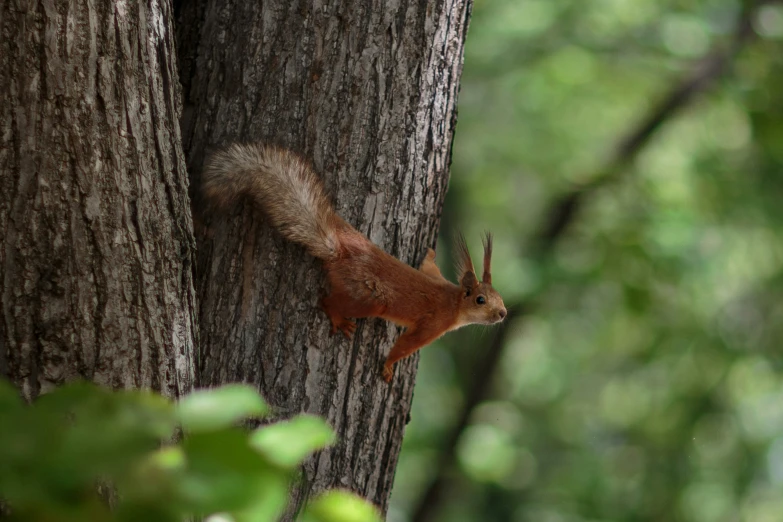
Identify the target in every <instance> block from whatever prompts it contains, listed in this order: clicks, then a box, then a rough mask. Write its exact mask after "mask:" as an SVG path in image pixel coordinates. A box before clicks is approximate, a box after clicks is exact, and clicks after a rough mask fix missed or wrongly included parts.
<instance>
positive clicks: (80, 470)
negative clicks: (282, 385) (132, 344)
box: [0, 381, 380, 522]
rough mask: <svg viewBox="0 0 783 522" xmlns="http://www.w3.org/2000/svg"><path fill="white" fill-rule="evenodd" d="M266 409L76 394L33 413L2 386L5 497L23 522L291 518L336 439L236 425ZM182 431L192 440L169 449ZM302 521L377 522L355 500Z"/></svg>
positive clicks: (308, 425) (296, 427)
mask: <svg viewBox="0 0 783 522" xmlns="http://www.w3.org/2000/svg"><path fill="white" fill-rule="evenodd" d="M267 410H268V408H267V406H266V404H265V403H264V401H263V400H262V399H261V397H260V396H259V395H258V393H257V392H256V390H255V389H253V388H250V387H247V386H243V385H229V386H224V387H222V388H216V389H212V390H204V391H198V392H194V393H192V394H191V395H189V396H187V397H186V398H184V399H183V400H181V401H180V402H179V403H178V404H177V405H174V404H172V403H171V402H169V401H168V400H166V399H164V398H162V397H160V396H158V395H155V394H152V393H149V392H130V391H126V392H110V391H107V390H103V389H101V388H98V387H95V386H93V385H89V384H71V385H68V386H65V387H63V388H59V389H57V390H55V391H54V392H52V393H49V394H47V395H44V396H43V397H41V398H40V399H38V400H37V401H36V402H35V404H33V405H32V406H27V405H24V404H23V403H22V401H21V400H20V399H19V397H18V394H17V392H16V390H14V388H13V387H12V386H11V385H10V384H8V383H7V382H5V381H0V426H2V428H1V429H0V498H2V499H3V500H4V501H6V502H7V503H8V506H9V507H10V511H11V518H10V519H11V520H19V521H28V520H46V521H48V522H68V521H73V522H83V521H85V520H89V521H140V520H143V521H149V522H155V521H166V522H168V521H183V520H190V519H192V517H204V516H206V520H207V522H243V521H246V522H251V521H253V522H270V521H273V520H276V519H277V518H278V517H279V516H280V514H281V513H282V512H283V510H285V508H286V504H287V500H288V489H289V487H290V485H291V482H292V480H295V479H296V473H297V469H298V467H299V465H300V464H301V462H302V460H303V459H304V458H305V457H307V456H309V455H310V454H311V453H312V452H313V451H317V450H319V449H321V448H323V447H325V446H327V445H329V444H331V443H333V442H334V438H335V436H334V433H333V432H332V430H331V428H329V426H328V425H327V424H326V423H325V422H324V421H323V420H321V419H319V418H317V417H312V416H308V415H300V416H298V417H294V418H293V419H290V420H288V421H282V422H277V423H274V424H269V425H266V426H262V427H260V428H258V429H255V430H252V431H249V430H246V429H243V428H241V427H239V426H238V425H237V423H238V422H240V421H242V420H243V419H246V418H248V417H259V416H263V415H264V414H266V413H267ZM180 427H181V428H182V429H183V430H184V431H185V433H186V436H185V437H184V438H182V437H177V438H178V439H180V442H177V443H174V442H171V441H172V440H174V439H175V435H176V433H181V431H179V428H180ZM164 441H167V442H164ZM109 505H111V506H112V507H113V509H110V508H109ZM300 520H302V521H304V522H354V521H356V522H365V521H370V522H371V521H379V520H380V517H379V515H378V513H377V511H376V509H375V507H374V506H372V505H370V504H369V503H367V502H365V501H364V500H362V499H360V498H358V497H356V496H354V495H353V494H350V493H347V492H341V491H331V492H327V493H326V494H324V495H321V496H320V497H319V498H317V499H315V500H313V501H311V502H310V503H309V504H308V506H307V508H306V509H305V510H304V512H303V513H302V514H301V515H300Z"/></svg>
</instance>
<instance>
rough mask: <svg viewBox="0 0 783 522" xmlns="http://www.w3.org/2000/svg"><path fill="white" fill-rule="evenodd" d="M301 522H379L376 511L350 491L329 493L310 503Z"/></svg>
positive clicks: (378, 514)
mask: <svg viewBox="0 0 783 522" xmlns="http://www.w3.org/2000/svg"><path fill="white" fill-rule="evenodd" d="M302 520H303V522H381V515H380V513H379V512H378V509H377V508H376V507H375V506H374V505H372V504H371V503H370V502H368V501H366V500H364V499H363V498H361V497H359V496H358V495H356V494H354V493H351V492H350V491H329V492H327V493H325V494H323V495H321V496H320V497H318V498H317V499H316V500H314V501H313V502H311V503H310V504H309V505H308V506H307V509H306V510H305V512H304V516H303V518H302Z"/></svg>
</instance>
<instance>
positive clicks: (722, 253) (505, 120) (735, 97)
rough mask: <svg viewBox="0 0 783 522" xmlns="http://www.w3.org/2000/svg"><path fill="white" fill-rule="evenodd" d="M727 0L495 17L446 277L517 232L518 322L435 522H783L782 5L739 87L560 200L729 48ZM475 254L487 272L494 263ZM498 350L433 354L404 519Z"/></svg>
mask: <svg viewBox="0 0 783 522" xmlns="http://www.w3.org/2000/svg"><path fill="white" fill-rule="evenodd" d="M740 9H741V5H740V4H739V3H738V2H734V1H728V0H676V1H675V0H634V1H625V0H600V1H595V2H578V1H575V0H557V1H555V0H476V3H475V7H474V11H473V18H472V21H471V27H470V32H469V35H468V39H467V44H466V57H465V68H464V73H463V80H462V89H461V92H460V100H459V120H458V125H457V133H456V141H455V145H454V161H453V164H452V179H451V187H450V191H449V196H448V199H447V204H446V209H445V212H444V221H443V232H445V234H441V237H442V238H443V240H444V241H443V244H442V245H441V247H440V249H439V260H440V262H441V264H443V262H444V260H446V261H447V260H448V256H447V252H448V249H449V243H450V242H449V235H450V232H451V231H453V230H454V229H455V228H459V229H462V230H464V231H465V233H466V236H467V237H468V238H469V241H470V240H471V239H475V240H476V241H475V242H474V244H475V243H477V242H478V241H477V238H478V237H479V234H480V233H481V231H482V230H483V229H485V228H488V229H491V230H492V231H493V232H494V233H495V236H496V247H495V255H494V260H493V283H494V285H495V287H496V288H497V289H498V290H499V291H500V292H501V294H502V295H503V296H504V298H505V299H506V303H507V304H511V305H512V306H513V305H514V304H518V303H522V302H530V301H531V300H532V301H533V302H534V303H535V305H536V306H535V308H534V310H533V311H532V312H531V313H530V315H527V316H525V317H523V318H522V319H519V320H518V321H516V322H515V323H513V325H512V328H513V330H512V331H511V332H510V335H509V336H508V338H507V343H506V346H505V347H504V352H503V360H502V363H501V365H500V370H499V372H497V373H496V374H495V375H494V376H493V380H492V386H491V400H488V401H486V402H484V403H483V404H481V405H480V406H479V407H478V408H477V409H476V410H474V411H473V414H472V417H471V422H470V424H469V426H468V427H467V429H466V430H465V431H464V432H463V433H462V434H461V436H460V439H459V444H458V447H457V463H456V466H455V468H453V469H449V470H447V471H446V474H447V477H448V478H449V480H448V482H447V484H448V487H447V489H446V490H445V491H444V492H443V494H444V500H443V502H442V504H441V505H440V506H439V508H438V509H437V514H436V516H435V517H434V518H433V519H432V521H433V522H438V521H449V522H474V521H482V522H488V521H512V522H578V521H579V522H581V521H585V522H587V521H591V522H596V521H666V522H669V521H682V522H724V521H725V522H729V521H732V522H733V521H738V522H779V521H781V520H783V350H782V349H781V348H783V234H781V232H783V96H781V93H782V92H783V5H781V4H779V3H769V4H767V5H765V6H764V7H762V8H760V9H759V10H758V12H756V14H755V15H754V16H753V20H752V22H753V29H754V31H755V33H756V38H755V39H753V40H752V41H750V42H749V44H748V45H747V46H746V47H745V48H744V49H743V50H742V52H741V53H740V55H739V56H737V58H736V59H735V60H734V63H733V65H732V67H731V68H730V70H729V71H728V72H727V74H726V75H725V76H724V77H722V78H721V79H719V80H718V81H717V82H716V83H715V85H713V86H712V88H711V89H709V90H708V91H707V93H706V94H704V95H702V96H700V97H699V98H698V99H697V100H695V101H694V103H692V104H690V105H689V106H688V107H687V109H686V110H685V111H682V112H679V113H677V114H675V115H673V116H672V117H670V118H669V119H668V120H667V121H666V122H665V124H664V125H663V126H662V127H661V129H660V130H659V132H657V133H656V135H655V136H654V139H653V140H652V142H651V143H649V144H648V145H647V146H646V147H645V148H644V149H643V150H642V151H641V154H640V155H639V156H638V157H637V159H636V161H635V162H634V163H633V164H632V165H629V166H626V167H624V168H623V170H622V172H619V173H618V175H617V177H616V178H614V180H613V182H611V183H609V184H606V185H603V186H601V187H600V188H599V189H597V190H595V191H593V192H591V193H590V194H588V195H587V196H586V198H585V201H584V203H585V204H584V205H583V207H582V208H581V209H580V212H579V214H578V215H577V216H576V221H575V223H574V226H572V227H570V228H569V229H568V230H567V232H566V234H565V236H564V237H563V238H561V240H560V241H559V242H558V243H557V245H556V248H555V251H554V252H553V253H552V254H551V255H549V256H545V257H540V256H537V255H536V254H535V252H534V250H535V249H534V246H535V243H534V241H533V240H534V238H535V237H536V236H537V234H538V233H539V231H540V229H541V227H542V226H543V223H544V221H545V218H546V212H547V208H548V207H549V205H550V204H551V203H552V202H553V201H555V200H556V199H557V198H558V197H560V196H561V195H562V194H564V193H566V192H567V191H569V190H571V189H572V187H574V186H575V185H576V184H581V183H585V182H589V181H591V180H593V179H595V177H597V176H601V175H603V173H604V171H605V169H606V168H607V165H609V163H610V162H611V157H612V154H613V152H614V150H615V147H617V146H618V144H619V143H622V141H623V139H624V138H625V137H626V136H627V135H628V134H629V132H631V130H632V129H634V128H635V126H636V125H637V124H638V122H639V121H640V120H641V119H642V118H643V117H644V115H645V114H647V113H648V112H649V110H650V109H651V108H652V107H653V106H655V104H656V102H657V101H658V100H659V99H660V98H661V96H662V95H663V94H664V93H665V92H667V91H668V90H669V89H671V88H672V86H674V85H675V84H677V82H678V81H680V78H681V77H682V76H683V75H685V74H686V73H688V72H689V71H691V70H692V69H693V68H694V67H695V65H696V62H697V61H698V58H700V57H702V56H704V55H705V54H707V53H708V52H710V50H711V49H713V48H714V47H715V46H719V45H721V44H723V43H726V42H728V41H729V40H730V39H731V38H732V32H733V31H734V30H735V25H736V20H737V17H738V14H739V12H740ZM474 254H476V253H474ZM491 337H492V334H491V333H490V332H488V331H484V330H481V329H479V328H475V329H473V330H469V329H467V330H463V331H460V332H458V333H452V334H449V335H447V336H446V337H444V338H443V339H442V340H441V341H440V342H439V343H437V344H435V345H433V346H431V347H429V348H427V349H425V350H423V352H422V357H421V363H420V369H419V374H418V378H417V385H416V393H415V398H414V403H413V412H412V420H411V423H410V424H409V426H408V430H407V433H406V438H405V441H404V446H403V452H402V455H401V460H400V465H399V468H398V473H397V477H396V482H395V487H394V493H393V497H392V505H391V509H390V514H389V517H388V520H389V522H405V521H407V520H410V517H411V516H412V514H413V512H414V511H415V509H416V506H417V503H418V502H420V499H421V495H422V493H423V491H425V489H426V488H427V485H428V484H429V483H430V481H431V480H432V479H433V477H434V475H435V474H436V473H437V472H438V467H437V466H438V459H439V458H440V454H441V451H442V445H443V444H444V440H446V439H447V436H448V434H449V433H450V430H451V429H452V427H453V426H454V423H455V422H456V416H457V415H458V413H459V411H460V408H461V406H462V404H463V402H464V400H465V396H464V393H465V390H466V389H467V387H468V383H470V382H471V379H472V377H473V372H474V369H475V367H476V365H475V361H477V360H480V359H481V357H482V348H483V347H485V346H487V344H488V342H489V340H490V339H491Z"/></svg>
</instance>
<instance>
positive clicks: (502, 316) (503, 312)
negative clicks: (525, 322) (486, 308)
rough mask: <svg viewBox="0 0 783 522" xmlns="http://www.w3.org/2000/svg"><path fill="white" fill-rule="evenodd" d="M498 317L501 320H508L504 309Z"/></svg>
mask: <svg viewBox="0 0 783 522" xmlns="http://www.w3.org/2000/svg"><path fill="white" fill-rule="evenodd" d="M498 315H499V316H500V319H501V320H503V319H505V318H506V309H505V308H504V309H502V310H501V311H499V312H498Z"/></svg>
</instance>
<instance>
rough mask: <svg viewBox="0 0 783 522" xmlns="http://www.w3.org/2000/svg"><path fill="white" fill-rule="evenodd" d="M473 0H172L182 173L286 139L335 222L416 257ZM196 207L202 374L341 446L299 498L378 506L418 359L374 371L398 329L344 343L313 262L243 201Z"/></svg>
mask: <svg viewBox="0 0 783 522" xmlns="http://www.w3.org/2000/svg"><path fill="white" fill-rule="evenodd" d="M470 4H471V2H470V0H434V1H422V0H400V1H398V2H380V1H378V0H374V1H371V2H367V1H365V0H352V1H348V2H338V1H324V2H313V3H311V2H290V1H288V0H277V1H266V2H222V1H221V2H217V1H216V2H208V1H206V0H205V1H202V2H190V3H187V4H184V5H183V8H182V11H181V12H180V13H179V16H178V31H179V32H178V36H179V41H178V50H179V55H180V56H181V57H182V67H181V80H182V83H183V85H184V88H185V98H186V106H185V116H184V118H183V140H184V144H185V152H186V155H187V158H188V165H189V166H190V169H191V176H192V183H193V184H194V186H196V185H197V183H198V174H199V170H200V168H201V165H202V162H203V160H204V157H205V153H206V151H207V150H208V148H209V147H213V146H216V145H221V144H225V143H228V142H232V141H256V140H258V141H265V142H271V143H277V144H279V145H282V146H285V147H288V148H291V149H293V150H295V151H298V152H300V153H301V154H302V155H303V156H305V157H306V158H308V159H309V160H311V161H312V163H313V165H314V167H315V169H316V171H318V172H319V173H321V174H322V176H323V178H324V180H325V183H326V186H327V188H328V189H329V190H330V191H331V193H332V194H333V196H334V200H335V203H336V207H337V209H338V212H339V213H340V214H341V215H342V216H343V217H344V218H346V219H347V220H348V221H349V222H350V223H352V224H353V225H355V226H356V227H357V228H358V229H359V230H361V231H362V232H364V233H365V234H367V235H368V236H369V237H370V238H371V239H372V240H373V241H374V242H375V243H377V244H378V245H380V246H381V247H382V248H384V249H386V250H387V251H388V252H390V253H392V254H393V255H395V256H397V257H399V258H400V259H402V260H403V261H405V262H407V263H410V264H417V263H418V262H420V261H421V259H422V256H423V254H424V248H425V247H427V246H432V245H433V244H434V238H435V233H436V229H437V225H438V218H439V214H440V209H441V204H442V201H443V197H444V194H445V191H446V184H447V179H448V165H449V154H450V146H451V140H452V134H453V126H454V121H455V103H456V96H457V91H458V86H459V77H460V72H461V68H462V50H463V42H464V38H465V32H466V30H467V25H468V18H469V12H470ZM197 214H198V212H197ZM196 219H197V220H198V219H199V216H196ZM204 219H205V220H204V224H205V230H204V232H203V234H200V237H197V239H198V241H199V254H198V271H197V285H198V295H199V297H200V303H201V310H200V313H199V319H200V326H201V342H202V359H201V361H200V368H199V373H200V377H201V383H202V384H204V385H216V384H220V383H224V382H227V381H245V382H250V383H253V384H255V385H258V386H259V388H260V389H261V391H262V392H263V393H264V395H265V396H266V397H267V399H268V400H269V401H270V402H271V403H272V404H273V405H274V406H275V407H276V409H277V412H278V413H279V414H280V416H288V415H291V414H293V413H296V412H300V411H307V412H312V413H315V414H318V415H322V416H324V417H326V419H327V420H328V421H329V422H330V423H331V424H332V426H333V427H334V428H335V429H336V431H337V433H338V434H339V436H340V443H339V444H338V445H337V446H336V447H334V448H332V449H330V450H327V451H324V452H322V453H321V454H320V455H319V456H317V457H315V458H313V459H311V460H310V461H309V462H308V463H307V464H306V466H305V473H304V480H303V481H302V482H301V484H300V485H299V486H297V488H296V491H294V492H293V498H294V501H295V502H294V503H295V504H300V503H301V502H302V501H303V500H304V499H306V498H307V496H308V495H310V494H312V493H314V492H317V491H320V490H323V489H325V488H327V487H347V488H350V489H352V490H354V491H356V492H358V493H360V494H362V495H363V496H365V497H367V498H369V499H370V500H372V501H374V502H376V503H377V504H379V505H381V506H382V508H383V509H384V511H385V508H386V506H387V502H388V498H389V494H390V491H391V486H392V481H393V478H394V469H395V467H396V463H397V457H398V454H399V450H400V445H401V442H402V433H403V430H404V427H405V424H406V420H407V417H408V414H409V408H410V402H411V399H412V392H413V382H414V373H415V367H416V364H417V361H418V358H417V357H412V358H410V359H407V360H405V361H403V362H402V363H401V364H398V365H397V367H396V369H395V371H396V375H395V379H394V381H393V385H392V386H389V385H387V384H386V383H385V382H383V381H382V380H381V378H380V368H381V365H382V362H383V360H384V358H385V356H386V354H387V353H388V350H389V348H390V346H391V344H392V343H393V341H394V340H395V338H396V337H397V335H398V333H399V332H398V331H397V329H395V328H394V327H393V326H391V325H389V324H387V323H385V322H384V321H381V320H377V319H372V320H363V321H360V322H359V328H358V330H357V332H356V335H355V337H354V339H353V340H352V341H350V342H349V341H347V340H345V339H343V338H341V337H329V335H328V330H329V326H328V321H327V319H326V317H325V315H324V314H323V313H322V312H321V311H320V310H319V308H318V304H317V303H318V300H319V297H320V296H321V294H322V292H323V290H322V289H323V287H324V278H323V275H322V273H321V271H320V269H319V267H318V264H317V262H316V261H315V260H313V259H312V258H310V257H309V256H308V255H306V254H305V252H304V250H303V249H302V248H301V247H299V246H296V245H293V244H290V243H286V242H284V241H283V240H282V239H281V238H280V237H279V236H277V235H275V234H274V233H273V232H272V231H271V229H270V228H269V227H268V226H266V225H265V223H264V219H263V217H261V216H259V215H257V214H255V213H254V211H253V210H252V209H251V208H249V205H245V206H244V207H242V208H238V209H236V210H235V211H234V212H233V214H231V215H230V216H217V215H212V216H205V218H204ZM411 291H415V289H411Z"/></svg>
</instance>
